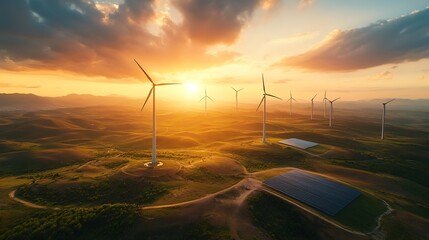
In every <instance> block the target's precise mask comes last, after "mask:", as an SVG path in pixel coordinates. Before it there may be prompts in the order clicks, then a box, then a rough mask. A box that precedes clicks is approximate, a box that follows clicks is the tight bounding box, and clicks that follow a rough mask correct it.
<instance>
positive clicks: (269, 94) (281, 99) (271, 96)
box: [265, 93, 283, 100]
mask: <svg viewBox="0 0 429 240" xmlns="http://www.w3.org/2000/svg"><path fill="white" fill-rule="evenodd" d="M265 95H266V96H270V97H273V98H277V99H280V100H283V99H281V98H279V97H277V96H274V95H271V94H268V93H266V94H265Z"/></svg>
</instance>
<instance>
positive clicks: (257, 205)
mask: <svg viewBox="0 0 429 240" xmlns="http://www.w3.org/2000/svg"><path fill="white" fill-rule="evenodd" d="M248 201H249V202H248V207H249V210H250V213H251V214H252V217H253V221H254V222H255V224H256V226H259V227H261V228H262V229H264V230H265V232H267V233H268V234H269V235H270V236H271V237H272V238H273V239H315V240H317V239H320V237H319V235H318V234H317V228H316V227H315V226H314V224H312V223H310V222H309V221H308V219H305V217H304V216H303V215H302V214H301V213H299V212H298V210H297V209H296V207H294V206H292V205H290V204H288V203H286V202H284V201H283V200H280V199H279V198H277V197H275V196H272V195H269V194H268V193H264V192H259V193H257V194H256V195H253V196H252V197H251V198H249V200H248Z"/></svg>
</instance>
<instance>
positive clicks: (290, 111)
mask: <svg viewBox="0 0 429 240" xmlns="http://www.w3.org/2000/svg"><path fill="white" fill-rule="evenodd" d="M289 94H290V98H289V99H288V100H287V102H289V101H290V110H289V115H290V116H291V117H292V100H293V101H295V102H296V99H295V98H293V97H292V91H290V92H289Z"/></svg>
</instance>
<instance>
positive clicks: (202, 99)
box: [198, 96, 206, 102]
mask: <svg viewBox="0 0 429 240" xmlns="http://www.w3.org/2000/svg"><path fill="white" fill-rule="evenodd" d="M204 98H206V96H204V97H203V98H201V99H200V101H198V102H201V101H203V99H204Z"/></svg>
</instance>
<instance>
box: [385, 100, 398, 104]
mask: <svg viewBox="0 0 429 240" xmlns="http://www.w3.org/2000/svg"><path fill="white" fill-rule="evenodd" d="M394 100H395V99H392V100H390V101H387V102H385V103H383V104H388V103H390V102H391V101H394Z"/></svg>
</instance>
